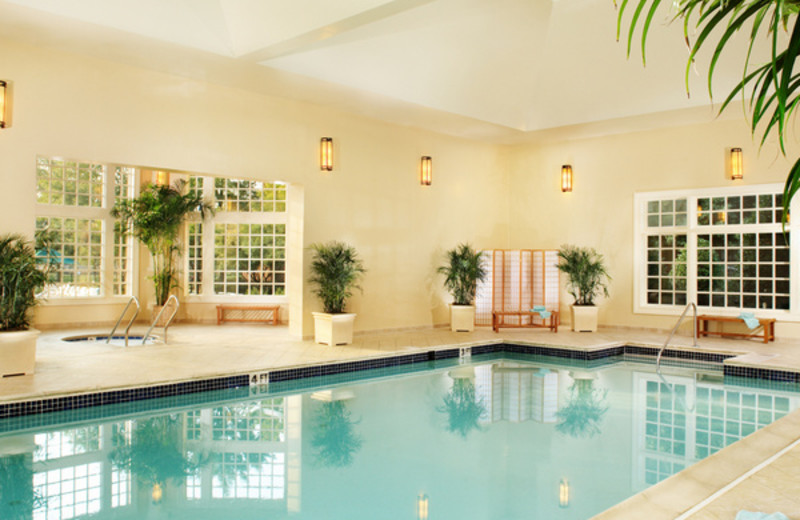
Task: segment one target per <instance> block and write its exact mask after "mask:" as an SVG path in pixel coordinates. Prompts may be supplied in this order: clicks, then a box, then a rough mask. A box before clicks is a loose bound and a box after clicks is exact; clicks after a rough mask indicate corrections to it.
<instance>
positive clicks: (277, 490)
mask: <svg viewBox="0 0 800 520" xmlns="http://www.w3.org/2000/svg"><path fill="white" fill-rule="evenodd" d="M211 464H212V473H213V477H212V483H211V496H212V497H213V498H238V499H261V500H280V499H283V498H284V497H285V494H286V454H285V453H280V452H278V453H242V452H236V453H214V454H212V455H211Z"/></svg>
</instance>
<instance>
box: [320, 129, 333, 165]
mask: <svg viewBox="0 0 800 520" xmlns="http://www.w3.org/2000/svg"><path fill="white" fill-rule="evenodd" d="M319 169H320V170H322V171H324V172H332V171H333V138H332V137H323V138H322V139H320V140H319Z"/></svg>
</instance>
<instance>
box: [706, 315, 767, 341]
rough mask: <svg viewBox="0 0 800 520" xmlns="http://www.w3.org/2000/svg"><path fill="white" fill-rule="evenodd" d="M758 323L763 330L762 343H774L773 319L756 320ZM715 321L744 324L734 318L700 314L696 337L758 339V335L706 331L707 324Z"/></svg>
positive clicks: (739, 319) (741, 320) (742, 321)
mask: <svg viewBox="0 0 800 520" xmlns="http://www.w3.org/2000/svg"><path fill="white" fill-rule="evenodd" d="M756 319H757V320H758V323H759V324H760V325H761V326H762V327H763V328H764V343H767V342H769V341H775V318H756ZM711 321H716V322H720V323H731V322H737V323H744V320H743V319H741V318H737V317H735V316H711V315H708V314H702V315H700V316H698V317H697V335H698V336H709V335H713V336H722V337H740V338H752V337H758V336H759V334H742V333H741V332H724V331H722V330H716V331H711V330H708V323H709V322H711Z"/></svg>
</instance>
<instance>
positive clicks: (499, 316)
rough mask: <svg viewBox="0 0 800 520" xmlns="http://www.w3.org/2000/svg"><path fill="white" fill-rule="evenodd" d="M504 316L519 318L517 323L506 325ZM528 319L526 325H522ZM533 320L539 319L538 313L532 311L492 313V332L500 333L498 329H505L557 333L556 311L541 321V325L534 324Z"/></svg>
mask: <svg viewBox="0 0 800 520" xmlns="http://www.w3.org/2000/svg"><path fill="white" fill-rule="evenodd" d="M506 316H512V317H517V318H519V323H506V322H505V318H506ZM525 318H528V323H523V322H524V321H525ZM534 318H540V319H541V316H539V313H538V312H534V311H492V330H493V331H495V332H499V331H500V327H505V328H531V327H533V328H536V327H538V328H544V329H550V330H551V331H553V332H558V311H552V312H551V313H550V317H549V318H546V319H543V320H542V323H534V322H533V319H534Z"/></svg>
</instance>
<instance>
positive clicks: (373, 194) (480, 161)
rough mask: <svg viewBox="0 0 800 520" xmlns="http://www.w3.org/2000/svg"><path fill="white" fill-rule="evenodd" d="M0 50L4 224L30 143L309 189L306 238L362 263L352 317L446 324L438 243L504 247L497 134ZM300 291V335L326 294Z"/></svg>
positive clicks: (26, 179) (24, 215)
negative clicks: (323, 162)
mask: <svg viewBox="0 0 800 520" xmlns="http://www.w3.org/2000/svg"><path fill="white" fill-rule="evenodd" d="M0 62H2V64H3V71H2V74H3V77H4V79H10V80H11V81H12V82H13V89H14V103H13V107H12V110H13V126H12V127H11V128H8V129H5V130H3V131H1V132H0V180H1V181H2V185H3V186H4V187H5V188H6V189H3V190H0V233H4V232H12V231H13V232H22V233H24V234H26V235H29V236H32V234H33V226H34V215H35V207H34V201H35V185H34V160H35V157H36V156H37V155H44V156H60V157H66V158H78V159H87V160H94V161H103V162H106V161H107V162H117V163H122V164H131V165H138V166H145V167H154V168H160V169H170V170H180V171H190V172H198V173H208V174H215V175H225V176H233V177H245V178H254V179H265V180H271V179H277V180H284V181H287V182H289V183H293V184H297V185H299V186H301V187H302V193H303V195H304V201H303V204H304V208H305V215H304V233H303V238H302V240H303V245H304V246H308V245H309V244H310V243H313V242H318V241H327V240H331V239H338V240H345V241H347V242H349V243H350V244H352V245H354V246H355V247H356V248H357V249H358V251H359V253H360V254H361V256H362V258H363V260H364V263H365V265H366V267H367V269H368V273H367V275H366V276H365V278H364V280H363V283H362V285H363V288H364V293H363V295H362V294H358V293H357V294H356V296H355V297H354V298H353V300H352V302H351V304H350V310H352V311H355V312H357V313H359V318H358V319H357V321H356V329H357V330H375V329H392V328H404V327H416V326H426V325H433V324H443V323H446V322H447V320H448V317H447V312H446V302H447V301H449V297H448V296H447V295H446V294H445V293H444V292H443V290H442V289H441V281H440V280H439V279H438V278H436V277H435V275H434V271H435V267H436V266H437V265H438V264H439V262H440V261H441V258H442V253H443V251H444V250H445V249H447V248H450V247H452V246H454V245H455V244H456V243H458V242H460V241H470V242H471V243H472V244H473V245H475V246H476V247H479V248H499V247H506V246H507V242H508V229H507V222H508V219H507V209H506V198H507V193H508V189H507V185H506V181H507V177H506V171H507V168H506V160H507V155H506V154H505V151H504V150H503V149H502V148H500V147H497V146H494V145H489V144H481V143H478V142H474V141H467V140H461V139H456V138H451V137H447V136H443V135H440V134H435V133H430V132H424V131H420V130H416V129H410V128H405V127H400V126H396V125H390V124H384V123H381V122H377V121H373V120H369V119H366V118H362V117H355V116H352V115H348V114H345V113H341V112H337V111H334V110H331V109H328V108H325V107H323V106H315V105H310V104H304V103H300V102H294V101H289V100H284V99H277V98H271V97H266V96H262V95H257V94H254V93H249V92H245V91H241V90H236V89H232V88H226V87H221V86H217V85H213V84H209V83H203V82H197V81H190V80H187V79H183V78H180V77H177V76H170V75H165V74H161V73H156V72H151V71H147V70H143V69H137V68H132V67H126V66H120V65H116V64H111V63H107V62H103V61H99V60H95V59H90V58H85V57H79V56H76V55H70V54H64V53H60V52H57V51H52V50H45V49H39V48H33V47H29V46H25V45H20V44H16V43H11V42H8V41H2V40H0ZM322 136H331V137H333V138H334V140H335V147H336V168H335V170H334V171H333V172H331V173H321V172H320V171H319V167H318V165H317V152H318V143H319V138H320V137H322ZM422 155H430V156H432V157H433V164H434V177H433V185H432V186H431V187H421V186H420V185H419V183H418V180H417V165H418V161H419V158H420V156H422ZM295 250H302V248H295ZM141 260H142V269H146V266H147V263H148V262H147V258H146V256H145V255H142V257H141ZM303 262H304V265H305V269H306V272H307V266H308V258H307V256H306V258H305V259H303ZM303 278H305V276H304V277H303ZM291 280H292V281H294V282H295V283H296V282H297V279H296V278H294V277H293V278H291ZM294 289H295V290H296V287H295V288H294ZM142 291H143V292H144V291H146V289H144V288H142ZM289 291H290V293H292V294H294V292H293V288H291V287H290V288H289ZM304 292H305V294H304V298H303V299H302V313H301V314H302V316H301V318H302V324H301V326H298V325H297V323H296V322H295V323H294V324H293V326H292V327H291V330H292V331H294V332H295V333H297V332H298V331H300V330H302V333H303V334H304V335H309V334H311V332H312V324H311V323H310V321H311V320H310V312H311V311H312V310H318V309H319V308H320V305H319V303H318V302H317V300H316V298H314V297H313V296H312V295H311V294H310V292H309V289H308V288H305V290H304ZM298 308H299V307H298ZM120 309H121V305H113V306H112V305H102V306H100V305H98V306H85V305H82V306H56V305H53V304H52V302H51V304H48V305H47V306H44V307H41V308H40V309H38V310H37V315H36V320H35V321H36V323H37V324H39V325H42V326H54V325H58V326H63V325H67V324H82V323H94V322H112V321H113V320H114V319H115V318H116V315H117V313H118V312H119V311H120ZM292 311H293V314H297V313H295V312H294V306H293V308H292ZM212 312H213V307H212V306H205V307H197V308H196V309H194V310H190V311H189V314H190V315H191V316H192V317H194V318H199V319H209V318H210V317H211V316H212V314H211V313H212ZM296 318H297V316H293V318H292V319H296Z"/></svg>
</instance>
